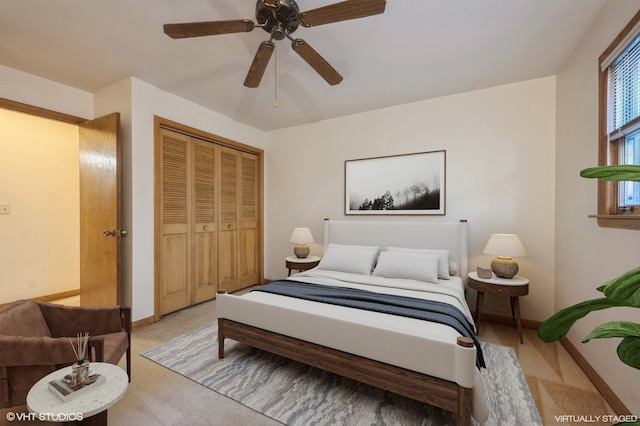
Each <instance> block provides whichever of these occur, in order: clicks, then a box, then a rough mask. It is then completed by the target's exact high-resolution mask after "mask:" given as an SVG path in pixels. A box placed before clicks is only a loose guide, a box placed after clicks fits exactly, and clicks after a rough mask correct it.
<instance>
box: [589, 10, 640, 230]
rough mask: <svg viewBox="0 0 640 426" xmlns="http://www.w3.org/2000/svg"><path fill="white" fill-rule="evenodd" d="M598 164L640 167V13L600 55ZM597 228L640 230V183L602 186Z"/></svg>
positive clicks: (602, 184) (599, 190)
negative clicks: (634, 165)
mask: <svg viewBox="0 0 640 426" xmlns="http://www.w3.org/2000/svg"><path fill="white" fill-rule="evenodd" d="M599 90H600V95H599V96H600V122H599V127H600V130H599V134H600V136H599V156H598V157H599V158H598V164H599V165H612V164H636V165H640V12H639V13H638V14H636V16H634V18H633V19H632V20H631V22H629V24H628V25H627V26H626V27H625V28H624V29H623V31H622V32H621V33H620V34H619V35H618V37H617V38H616V39H615V40H614V41H613V43H611V45H610V46H609V47H608V48H607V50H606V51H605V52H604V53H603V54H602V55H601V56H600V87H599ZM597 217H598V224H599V225H600V226H608V227H616V228H634V229H640V182H599V183H598V216H597Z"/></svg>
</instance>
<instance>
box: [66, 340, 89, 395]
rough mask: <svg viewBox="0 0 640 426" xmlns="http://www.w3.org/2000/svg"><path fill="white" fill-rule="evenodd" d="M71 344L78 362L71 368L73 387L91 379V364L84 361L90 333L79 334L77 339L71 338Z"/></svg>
mask: <svg viewBox="0 0 640 426" xmlns="http://www.w3.org/2000/svg"><path fill="white" fill-rule="evenodd" d="M69 343H71V348H72V349H73V353H74V354H75V356H76V360H77V361H76V362H75V363H74V364H73V365H72V366H71V380H70V382H71V383H70V384H71V385H79V384H81V383H84V382H85V381H86V380H87V377H89V362H88V361H86V360H85V359H84V357H85V355H86V354H87V347H88V345H89V333H78V335H77V336H76V339H75V344H74V340H73V338H71V337H69Z"/></svg>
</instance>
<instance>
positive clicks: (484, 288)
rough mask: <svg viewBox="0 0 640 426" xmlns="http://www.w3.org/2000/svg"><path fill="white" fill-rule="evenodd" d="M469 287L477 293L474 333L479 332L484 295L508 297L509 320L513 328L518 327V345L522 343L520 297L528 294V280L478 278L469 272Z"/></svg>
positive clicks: (476, 274)
mask: <svg viewBox="0 0 640 426" xmlns="http://www.w3.org/2000/svg"><path fill="white" fill-rule="evenodd" d="M468 277H469V287H471V288H472V289H474V290H477V291H478V299H477V300H476V318H475V321H476V333H478V332H479V330H480V319H481V318H482V303H483V302H484V294H485V293H493V294H500V295H502V296H509V298H510V299H511V319H512V321H513V328H516V324H517V326H518V332H519V333H520V343H524V342H523V341H522V323H521V320H520V299H519V297H520V296H526V295H527V294H529V280H528V279H526V278H525V277H521V276H518V275H516V276H515V277H513V278H511V279H508V278H497V277H495V276H494V277H493V278H480V277H478V273H477V272H469V274H468Z"/></svg>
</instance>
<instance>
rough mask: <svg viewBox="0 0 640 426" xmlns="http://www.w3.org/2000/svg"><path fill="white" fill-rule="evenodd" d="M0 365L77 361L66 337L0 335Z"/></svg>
mask: <svg viewBox="0 0 640 426" xmlns="http://www.w3.org/2000/svg"><path fill="white" fill-rule="evenodd" d="M0 347H1V348H2V350H0V366H4V367H14V366H27V365H69V364H71V363H73V362H75V361H76V356H75V354H74V352H73V348H72V346H71V343H69V339H67V338H66V337H56V338H54V337H22V336H0Z"/></svg>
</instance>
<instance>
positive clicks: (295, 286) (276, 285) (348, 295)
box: [253, 280, 486, 369]
mask: <svg viewBox="0 0 640 426" xmlns="http://www.w3.org/2000/svg"><path fill="white" fill-rule="evenodd" d="M253 291H262V292H265V293H274V294H279V295H282V296H289V297H295V298H298V299H305V300H312V301H315V302H322V303H329V304H332V305H339V306H346V307H349V308H356V309H364V310H368V311H374V312H382V313H386V314H392V315H398V316H404V317H408V318H416V319H420V320H425V321H431V322H437V323H440V324H446V325H448V326H450V327H453V328H454V329H455V330H456V331H458V333H460V334H462V335H463V336H466V337H469V338H471V339H473V341H474V343H475V346H476V355H477V356H476V367H478V369H480V368H482V367H485V368H486V366H485V363H484V358H483V356H482V349H481V347H480V341H479V340H478V338H477V337H476V335H475V333H474V332H473V326H472V325H471V323H469V321H468V320H467V317H466V316H465V315H464V314H463V313H462V312H461V311H460V310H459V309H458V308H456V307H455V306H452V305H449V304H448V303H443V302H438V301H434V300H424V299H416V298H413V297H406V296H396V295H390V294H381V293H375V292H372V291H366V290H360V289H354V288H347V287H334V286H326V285H321V284H312V283H305V282H301V281H294V280H279V281H273V282H271V283H270V284H267V285H264V286H261V287H258V288H256V289H255V290H253Z"/></svg>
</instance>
